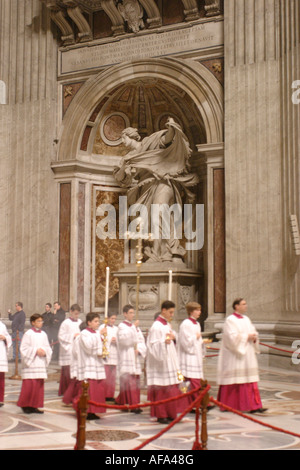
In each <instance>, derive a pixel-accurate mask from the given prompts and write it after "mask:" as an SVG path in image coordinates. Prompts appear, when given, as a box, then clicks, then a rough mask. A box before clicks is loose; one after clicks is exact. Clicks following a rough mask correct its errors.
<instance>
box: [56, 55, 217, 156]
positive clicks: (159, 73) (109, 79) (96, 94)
mask: <svg viewBox="0 0 300 470" xmlns="http://www.w3.org/2000/svg"><path fill="white" fill-rule="evenodd" d="M145 79H147V80H151V79H155V80H157V79H160V80H162V81H164V82H166V83H169V84H170V85H171V84H172V85H174V86H176V87H177V88H180V89H182V91H184V92H185V93H186V94H187V95H188V97H189V99H190V100H192V102H193V103H194V106H195V109H196V111H198V113H199V118H200V119H201V121H202V122H203V127H204V133H205V136H206V143H207V144H212V143H219V142H223V88H222V86H221V84H220V83H219V81H218V80H217V79H216V78H215V77H214V75H213V74H212V73H211V72H210V71H209V70H208V69H207V68H206V67H205V66H203V65H202V64H200V63H198V62H195V61H192V60H181V59H174V58H172V59H170V58H164V59H145V60H138V61H132V62H124V63H122V64H120V65H116V66H113V67H110V68H108V69H106V70H105V71H103V72H101V73H99V74H98V75H96V76H94V77H92V78H90V79H89V80H87V82H86V83H85V84H84V85H83V86H82V87H81V89H80V90H79V91H78V93H77V94H76V96H75V97H74V99H73V101H72V102H71V104H70V106H69V108H68V110H67V112H66V114H65V117H64V119H63V122H62V127H61V135H60V138H59V148H58V161H68V160H73V161H74V160H76V159H77V157H78V154H79V152H80V148H81V142H82V137H83V134H84V132H85V129H86V126H87V123H88V121H89V119H90V117H91V115H92V114H93V112H94V110H95V107H97V105H98V104H99V103H101V102H102V100H103V98H104V97H105V96H106V95H107V94H108V93H109V92H111V91H113V90H114V89H116V88H117V87H119V86H121V85H123V84H124V83H126V82H130V81H137V80H145ZM201 143H203V142H201V139H200V138H199V142H198V143H197V142H195V144H196V145H197V144H198V145H199V144H201Z"/></svg>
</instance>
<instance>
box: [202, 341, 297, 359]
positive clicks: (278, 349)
mask: <svg viewBox="0 0 300 470" xmlns="http://www.w3.org/2000/svg"><path fill="white" fill-rule="evenodd" d="M259 344H260V345H261V346H266V347H267V348H270V349H275V350H276V351H281V352H286V353H289V354H293V353H294V351H289V350H287V349H281V348H277V347H276V346H271V345H270V344H265V343H259ZM207 349H210V350H211V351H220V349H218V348H210V347H207ZM205 357H213V356H205Z"/></svg>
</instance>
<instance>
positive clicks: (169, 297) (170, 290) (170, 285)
mask: <svg viewBox="0 0 300 470" xmlns="http://www.w3.org/2000/svg"><path fill="white" fill-rule="evenodd" d="M172 276H173V273H172V270H171V269H170V270H169V291H168V300H171V299H172Z"/></svg>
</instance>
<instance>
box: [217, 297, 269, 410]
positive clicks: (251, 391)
mask: <svg viewBox="0 0 300 470" xmlns="http://www.w3.org/2000/svg"><path fill="white" fill-rule="evenodd" d="M233 310H234V313H233V314H231V315H229V317H227V319H226V321H225V323H224V327H223V333H222V342H221V348H220V355H219V361H218V371H217V372H218V384H219V386H220V387H219V392H218V401H220V402H222V403H224V404H225V405H227V406H230V407H231V408H234V409H236V410H239V411H249V412H252V413H255V412H263V411H265V410H266V409H265V408H262V403H261V399H260V394H259V390H258V385H257V382H258V380H259V373H258V363H257V357H256V355H257V353H259V340H258V333H257V331H256V329H255V327H254V325H253V324H252V322H251V320H250V319H249V318H248V317H247V315H246V312H247V303H246V301H245V300H244V299H242V298H240V299H237V300H235V301H234V302H233Z"/></svg>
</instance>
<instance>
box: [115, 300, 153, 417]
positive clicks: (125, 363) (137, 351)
mask: <svg viewBox="0 0 300 470" xmlns="http://www.w3.org/2000/svg"><path fill="white" fill-rule="evenodd" d="M123 315H124V321H122V322H121V323H120V324H119V326H118V334H117V342H118V365H119V374H120V394H119V396H118V397H117V398H116V403H117V404H118V405H137V404H138V403H140V376H141V374H142V364H141V361H143V360H144V358H145V356H146V345H145V339H144V335H143V333H142V331H141V329H140V328H139V320H136V321H135V322H134V323H133V319H134V315H135V312H134V308H133V307H132V306H131V305H125V306H124V307H123ZM141 411H142V410H141V409H140V408H136V409H134V410H133V412H134V413H141Z"/></svg>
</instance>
